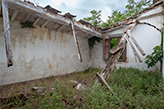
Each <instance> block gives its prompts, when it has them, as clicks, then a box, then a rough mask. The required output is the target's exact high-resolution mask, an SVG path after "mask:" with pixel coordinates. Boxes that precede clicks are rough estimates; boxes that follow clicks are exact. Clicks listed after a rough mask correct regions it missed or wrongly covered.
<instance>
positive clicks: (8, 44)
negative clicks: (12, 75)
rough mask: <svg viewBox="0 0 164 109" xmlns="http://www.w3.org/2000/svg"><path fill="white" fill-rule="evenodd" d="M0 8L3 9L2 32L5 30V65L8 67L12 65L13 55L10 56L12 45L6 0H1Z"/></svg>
mask: <svg viewBox="0 0 164 109" xmlns="http://www.w3.org/2000/svg"><path fill="white" fill-rule="evenodd" d="M2 10H3V25H4V32H5V47H6V56H7V66H8V67H10V66H12V65H13V56H12V45H11V39H10V22H9V11H8V4H7V1H6V0H2Z"/></svg>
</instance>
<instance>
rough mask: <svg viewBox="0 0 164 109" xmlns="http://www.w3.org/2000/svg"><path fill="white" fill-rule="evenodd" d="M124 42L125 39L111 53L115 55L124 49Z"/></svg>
mask: <svg viewBox="0 0 164 109" xmlns="http://www.w3.org/2000/svg"><path fill="white" fill-rule="evenodd" d="M123 40H125V38H123V39H122V40H121V41H120V42H119V44H118V45H117V46H116V47H114V48H112V49H110V53H112V54H114V53H116V52H117V51H119V50H120V49H121V48H123V47H124V46H125V41H123Z"/></svg>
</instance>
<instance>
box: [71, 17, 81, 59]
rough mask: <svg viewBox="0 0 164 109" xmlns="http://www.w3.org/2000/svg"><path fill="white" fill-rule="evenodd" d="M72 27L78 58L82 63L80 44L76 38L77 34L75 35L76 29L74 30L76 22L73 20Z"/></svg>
mask: <svg viewBox="0 0 164 109" xmlns="http://www.w3.org/2000/svg"><path fill="white" fill-rule="evenodd" d="M71 26H72V31H73V37H74V41H75V45H76V48H77V51H78V58H79V60H80V62H82V57H81V53H80V48H79V43H78V39H77V37H76V33H75V28H74V21H73V19H72V21H71Z"/></svg>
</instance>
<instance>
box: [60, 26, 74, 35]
mask: <svg viewBox="0 0 164 109" xmlns="http://www.w3.org/2000/svg"><path fill="white" fill-rule="evenodd" d="M68 31H72V28H71V25H69V26H67V28H66V29H65V30H63V31H62V32H63V33H67V32H68Z"/></svg>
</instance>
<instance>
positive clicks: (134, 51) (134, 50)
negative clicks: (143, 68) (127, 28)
mask: <svg viewBox="0 0 164 109" xmlns="http://www.w3.org/2000/svg"><path fill="white" fill-rule="evenodd" d="M124 37H125V38H126V40H127V41H128V42H129V45H130V46H131V48H132V50H133V53H134V56H136V57H137V59H138V60H139V62H142V60H141V58H140V56H139V55H138V53H137V51H136V49H135V48H134V46H133V44H132V42H131V41H130V40H129V38H128V34H127V35H125V36H124Z"/></svg>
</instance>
